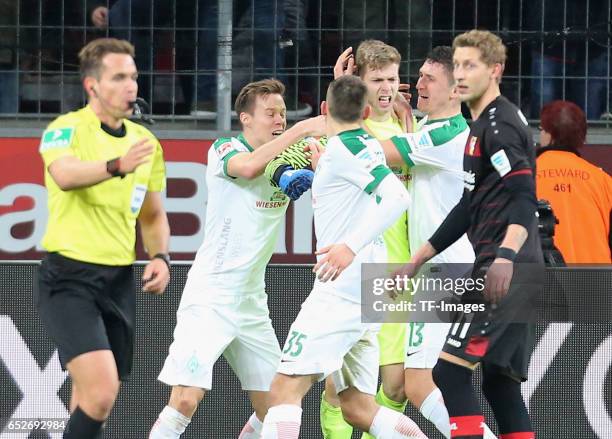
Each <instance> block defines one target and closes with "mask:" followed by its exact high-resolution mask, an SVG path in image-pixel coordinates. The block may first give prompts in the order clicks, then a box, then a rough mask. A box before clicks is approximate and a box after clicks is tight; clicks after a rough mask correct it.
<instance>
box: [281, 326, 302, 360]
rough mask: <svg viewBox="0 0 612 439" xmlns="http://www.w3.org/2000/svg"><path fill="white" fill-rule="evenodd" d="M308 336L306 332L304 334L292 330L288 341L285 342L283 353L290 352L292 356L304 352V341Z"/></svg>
mask: <svg viewBox="0 0 612 439" xmlns="http://www.w3.org/2000/svg"><path fill="white" fill-rule="evenodd" d="M305 338H306V334H302V333H301V332H298V331H291V334H290V335H289V338H288V339H287V342H286V343H285V348H284V349H283V354H289V355H290V356H291V357H297V356H298V355H300V353H301V352H302V348H303V346H302V341H303V340H304V339H305Z"/></svg>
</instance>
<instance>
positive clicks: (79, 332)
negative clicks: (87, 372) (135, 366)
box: [34, 253, 136, 380]
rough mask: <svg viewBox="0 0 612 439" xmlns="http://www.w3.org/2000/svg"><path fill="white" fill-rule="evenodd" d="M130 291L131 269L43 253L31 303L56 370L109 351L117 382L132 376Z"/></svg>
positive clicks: (133, 314)
mask: <svg viewBox="0 0 612 439" xmlns="http://www.w3.org/2000/svg"><path fill="white" fill-rule="evenodd" d="M135 290H136V287H135V283H134V272H133V267H132V266H131V265H129V266H107V265H98V264H90V263H87V262H81V261H76V260H74V259H69V258H66V257H64V256H62V255H60V254H58V253H49V254H48V255H47V257H46V258H45V259H44V260H43V262H42V264H41V266H40V270H39V272H38V288H35V289H34V303H35V304H36V307H37V309H38V313H39V315H40V318H41V320H42V322H43V324H44V326H45V328H46V329H47V331H48V333H49V336H50V337H51V339H52V340H53V341H54V342H55V344H56V345H57V348H58V353H59V359H60V362H61V364H62V368H64V369H66V364H67V363H68V362H70V360H72V359H73V358H74V357H76V356H77V355H80V354H84V353H86V352H91V351H97V350H107V349H109V350H111V351H112V352H113V355H114V357H115V362H116V363H117V370H118V372H119V378H120V379H121V380H124V379H125V378H127V377H128V376H129V374H130V372H131V370H132V357H133V353H134V328H135V321H136V291H135Z"/></svg>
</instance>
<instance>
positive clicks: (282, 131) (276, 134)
mask: <svg viewBox="0 0 612 439" xmlns="http://www.w3.org/2000/svg"><path fill="white" fill-rule="evenodd" d="M284 132H285V130H276V131H272V135H273V136H274V137H276V136H280V135H281V134H283V133H284Z"/></svg>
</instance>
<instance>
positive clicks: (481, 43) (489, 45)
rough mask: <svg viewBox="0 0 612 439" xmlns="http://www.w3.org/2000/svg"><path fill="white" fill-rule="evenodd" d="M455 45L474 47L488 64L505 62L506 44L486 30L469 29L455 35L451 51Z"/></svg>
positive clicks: (502, 63)
mask: <svg viewBox="0 0 612 439" xmlns="http://www.w3.org/2000/svg"><path fill="white" fill-rule="evenodd" d="M457 47H474V48H476V49H478V50H479V51H480V59H481V60H482V61H483V62H484V63H485V64H486V65H488V66H492V65H493V64H501V65H502V66H504V65H505V64H506V46H505V45H504V43H503V42H502V40H501V38H499V37H498V36H497V35H495V34H494V33H491V32H489V31H486V30H477V29H474V30H471V31H469V32H465V33H462V34H460V35H457V36H456V37H455V39H454V40H453V51H454V50H455V49H456V48H457Z"/></svg>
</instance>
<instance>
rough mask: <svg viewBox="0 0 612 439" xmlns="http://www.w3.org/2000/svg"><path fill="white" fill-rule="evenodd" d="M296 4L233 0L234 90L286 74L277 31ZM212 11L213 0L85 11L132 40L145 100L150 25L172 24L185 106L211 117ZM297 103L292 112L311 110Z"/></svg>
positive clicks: (136, 2) (145, 2) (127, 1)
mask: <svg viewBox="0 0 612 439" xmlns="http://www.w3.org/2000/svg"><path fill="white" fill-rule="evenodd" d="M302 7H303V5H302V3H301V2H300V1H299V0H258V1H257V2H253V1H252V0H237V1H235V2H234V3H233V28H234V31H233V35H232V39H233V41H232V61H233V62H232V64H233V65H232V68H233V72H232V79H233V81H232V82H233V84H234V85H235V87H234V89H235V90H236V91H238V90H239V88H240V87H239V85H242V84H244V83H245V82H248V81H253V80H257V79H263V78H269V77H277V78H279V79H281V80H282V81H286V80H287V78H285V77H284V75H283V73H282V69H283V67H284V66H285V52H286V49H283V47H281V46H283V45H282V44H281V43H282V41H283V36H282V35H281V34H286V33H287V32H286V31H285V24H284V20H285V15H286V13H289V12H291V16H292V17H294V16H297V17H301V18H300V20H303V15H304V14H303V11H301V9H300V8H302ZM298 9H300V11H299V12H298ZM218 13H219V11H218V5H217V2H216V1H202V0H182V1H181V2H180V7H179V4H178V2H171V1H169V0H162V1H156V2H155V4H154V7H151V0H111V1H104V2H99V6H97V7H95V8H94V9H93V10H92V12H91V20H92V22H93V24H94V25H95V26H96V27H98V28H100V29H106V28H108V29H109V34H110V35H111V36H113V37H115V38H121V39H126V40H129V41H131V42H132V43H133V44H134V46H135V48H136V62H137V64H138V68H139V71H140V72H141V75H140V77H139V79H138V85H139V90H140V95H141V96H143V97H144V98H145V99H147V100H148V101H149V102H153V94H152V90H153V76H154V73H153V70H154V68H155V54H156V53H157V49H158V48H157V47H156V45H157V43H158V40H159V37H158V33H159V32H160V30H156V29H153V28H154V27H157V28H159V27H165V28H174V30H175V32H173V33H172V34H173V35H172V37H171V39H172V41H173V44H174V48H175V49H176V50H175V54H176V61H175V63H174V67H175V68H176V70H177V73H178V74H179V77H178V79H179V81H180V85H181V88H182V92H183V96H184V101H185V106H186V107H187V110H188V111H189V110H192V111H191V114H192V116H196V117H203V118H214V117H215V112H216V97H217V77H218V73H217V45H218V42H217V28H218ZM294 19H297V18H295V17H294ZM164 31H167V29H164ZM287 38H288V37H287ZM181 72H188V74H181ZM143 73H144V74H143ZM147 73H148V74H147ZM292 82H293V81H292ZM291 88H294V87H291ZM293 97H296V93H289V96H288V98H289V102H287V110H288V111H287V113H288V115H289V116H292V114H294V112H295V111H296V110H298V106H297V99H294V100H293V101H292V100H291V98H293ZM153 103H154V102H153ZM299 109H301V110H302V111H300V112H298V113H297V114H295V115H297V116H306V115H308V114H310V112H311V111H312V108H311V107H310V106H301V107H299Z"/></svg>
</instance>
